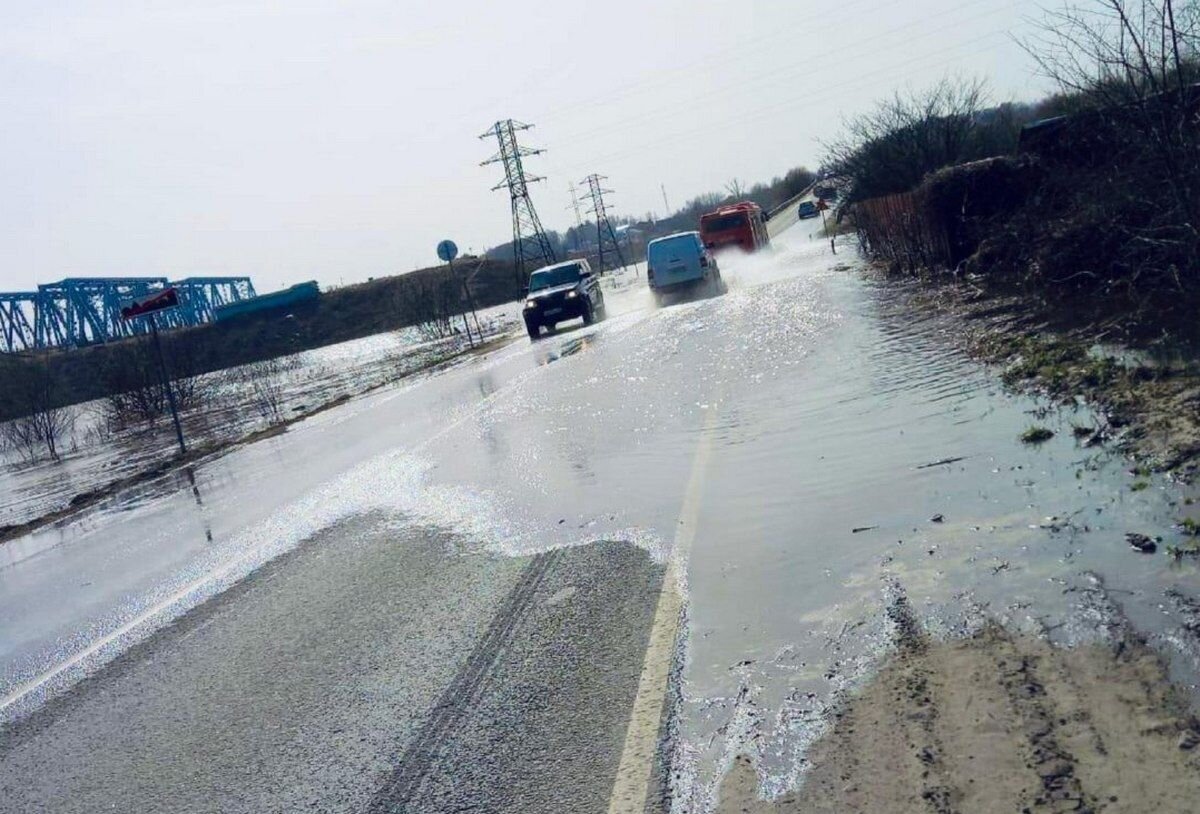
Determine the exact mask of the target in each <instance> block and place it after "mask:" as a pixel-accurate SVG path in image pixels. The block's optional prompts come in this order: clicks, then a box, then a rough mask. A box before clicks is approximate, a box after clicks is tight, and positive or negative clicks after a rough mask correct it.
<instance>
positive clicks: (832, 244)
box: [817, 198, 837, 254]
mask: <svg viewBox="0 0 1200 814" xmlns="http://www.w3.org/2000/svg"><path fill="white" fill-rule="evenodd" d="M828 208H829V204H827V203H825V199H824V198H817V211H818V212H820V213H821V228H822V229H823V230H825V234H827V235H829V225H828V224H827V223H826V222H825V210H826V209H828ZM834 238H835V235H829V248H830V249H831V250H832V251H833V253H834V254H837V242H836V241H835V240H834Z"/></svg>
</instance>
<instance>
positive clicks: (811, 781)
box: [717, 573, 1200, 814]
mask: <svg viewBox="0 0 1200 814" xmlns="http://www.w3.org/2000/svg"><path fill="white" fill-rule="evenodd" d="M1082 576H1083V577H1084V578H1085V579H1084V582H1083V584H1082V585H1079V586H1076V587H1075V588H1072V589H1070V592H1071V593H1076V594H1078V595H1079V600H1078V602H1077V603H1075V608H1074V611H1073V612H1074V613H1076V614H1079V615H1085V616H1088V617H1089V618H1088V619H1087V623H1088V625H1089V626H1090V627H1091V628H1092V629H1093V631H1094V633H1093V635H1092V636H1091V637H1089V638H1088V639H1086V640H1085V642H1084V643H1081V644H1078V645H1077V646H1075V647H1068V648H1063V647H1056V646H1054V645H1052V644H1051V643H1050V642H1049V641H1048V640H1047V639H1046V638H1045V637H1038V636H1031V635H1027V634H1021V633H1016V632H1013V631H1011V630H1008V629H1006V628H1004V627H1003V626H1002V625H1001V624H1000V623H999V622H997V621H995V620H994V619H989V618H987V617H985V618H984V619H983V620H982V623H981V625H979V626H978V627H975V629H974V630H973V632H971V633H969V634H968V635H966V636H965V637H962V638H957V637H955V638H951V639H949V640H946V641H942V640H940V639H936V638H932V637H930V635H929V634H928V633H927V632H926V630H925V629H924V628H923V626H922V623H921V621H920V619H918V618H917V615H916V612H915V609H914V608H913V607H912V606H911V605H910V603H909V601H908V599H907V597H906V596H905V594H904V591H903V588H902V586H900V585H899V583H898V582H895V581H889V582H888V585H887V589H886V593H887V595H888V598H887V603H886V605H885V611H886V616H887V620H888V622H889V624H890V625H891V627H892V638H893V642H894V646H895V651H894V653H893V655H892V657H891V658H890V659H889V660H888V661H887V662H886V663H885V664H884V665H883V666H882V667H881V668H880V670H879V672H878V674H877V675H876V676H875V677H874V678H873V679H872V680H871V681H870V682H868V683H867V684H866V685H865V686H864V687H862V688H861V690H860V691H859V692H856V693H855V694H854V695H853V696H852V697H849V698H847V699H845V700H844V702H843V703H842V704H841V705H840V706H839V707H838V708H836V709H835V711H834V712H833V714H832V720H831V724H832V727H831V729H830V731H829V732H827V733H826V735H824V736H823V737H822V738H821V740H820V741H818V742H817V743H816V744H815V745H814V747H813V749H812V751H811V752H810V755H809V760H810V764H809V765H810V771H809V773H808V775H807V777H806V778H805V781H804V783H803V785H801V787H800V788H798V789H796V790H793V791H788V792H786V793H784V794H782V795H780V796H779V797H776V798H775V799H774V800H763V799H761V798H759V797H758V791H759V788H758V778H757V773H756V770H755V766H754V763H753V761H752V759H751V758H749V757H745V756H743V757H739V758H738V759H737V760H736V761H735V763H734V765H733V767H732V768H731V770H730V772H729V773H728V774H727V775H726V777H725V778H724V780H723V782H722V785H721V790H720V799H719V805H718V808H717V811H718V814H733V813H734V812H737V813H738V814H747V813H750V814H799V813H800V812H804V813H805V814H817V813H818V812H825V813H827V814H833V813H834V812H838V814H840V813H841V812H844V811H889V812H894V813H895V814H971V813H972V812H975V811H980V812H982V811H989V812H990V811H997V812H999V811H1006V812H1025V814H1064V813H1065V812H1091V813H1092V814H1099V812H1108V813H1109V814H1116V813H1117V812H1123V813H1124V814H1141V812H1144V811H1156V812H1161V813H1162V814H1166V812H1171V814H1184V813H1185V812H1186V813H1187V814H1191V812H1194V811H1195V810H1196V809H1195V805H1194V803H1195V800H1196V799H1198V798H1200V749H1196V747H1197V746H1200V724H1198V722H1197V720H1196V718H1195V717H1194V716H1193V715H1192V714H1191V712H1190V709H1189V708H1188V706H1187V703H1186V698H1185V697H1184V695H1183V693H1182V692H1181V691H1180V689H1179V688H1177V687H1175V686H1173V685H1172V684H1171V683H1170V680H1169V676H1168V673H1167V668H1166V663H1165V662H1164V660H1163V658H1162V656H1161V655H1160V654H1159V653H1158V652H1156V651H1155V650H1154V649H1153V648H1151V647H1150V646H1149V645H1148V643H1147V642H1146V640H1145V639H1144V638H1143V637H1141V636H1139V635H1138V634H1137V633H1136V631H1134V630H1133V629H1132V628H1131V627H1130V625H1129V623H1128V621H1127V620H1126V619H1125V618H1124V616H1123V614H1122V613H1121V609H1120V607H1119V606H1118V605H1117V604H1116V603H1115V602H1114V601H1113V600H1112V599H1111V597H1110V596H1109V592H1108V590H1107V589H1106V588H1105V586H1104V583H1103V580H1102V579H1100V578H1099V577H1097V576H1096V575H1094V574H1086V573H1085V574H1083V575H1082Z"/></svg>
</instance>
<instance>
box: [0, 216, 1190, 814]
mask: <svg viewBox="0 0 1200 814" xmlns="http://www.w3.org/2000/svg"><path fill="white" fill-rule="evenodd" d="M776 242H777V244H779V247H778V251H776V252H775V253H773V254H771V255H764V256H758V257H753V258H740V259H733V258H731V259H730V260H728V261H725V262H723V263H722V268H723V272H724V275H725V278H726V280H727V281H728V283H729V287H730V291H729V293H728V294H727V295H725V296H723V297H719V298H716V299H712V300H705V301H700V302H694V303H687V304H683V305H679V306H675V307H671V308H666V309H661V310H655V309H654V308H653V307H651V305H650V302H649V300H650V298H649V296H648V293H647V292H646V291H645V289H644V288H642V287H640V285H635V286H631V287H629V288H628V289H627V290H625V291H623V292H621V293H619V294H616V293H614V294H611V295H610V300H609V309H608V310H609V314H610V318H609V319H608V320H607V321H606V322H605V323H602V324H600V325H597V326H593V327H589V328H581V329H567V330H564V331H560V332H559V333H558V334H556V335H553V336H550V337H548V338H546V339H543V340H542V341H540V342H537V343H533V344H530V343H529V342H527V341H526V340H524V339H521V340H519V341H517V342H514V343H513V344H512V345H510V346H508V347H506V348H504V349H502V350H500V351H497V352H494V353H492V354H490V355H488V356H486V357H484V358H482V359H477V360H471V361H469V362H464V363H462V364H460V365H458V366H456V367H454V368H453V369H451V370H449V371H446V372H442V373H439V374H436V375H431V376H424V377H421V378H418V379H415V380H410V381H406V382H404V383H402V384H399V385H398V386H396V387H394V388H387V389H383V390H380V391H378V392H376V393H374V394H372V395H370V396H367V397H365V398H362V399H358V400H356V401H353V402H351V403H349V404H346V405H344V406H343V407H340V408H337V409H334V410H330V411H328V412H326V413H322V414H321V415H319V416H316V417H314V418H312V419H311V420H309V421H305V422H303V423H302V424H299V425H296V426H295V427H293V428H292V429H291V430H289V432H287V433H286V434H284V435H282V436H279V437H277V438H271V439H267V440H264V441H262V442H259V443H256V444H254V445H251V446H248V447H245V448H242V449H238V450H236V451H234V452H232V453H230V454H228V455H225V456H223V457H220V458H217V459H215V460H212V461H208V462H202V463H200V464H199V465H197V466H196V467H195V469H194V471H193V472H191V474H190V479H186V478H184V477H182V476H173V478H170V479H166V480H164V481H162V482H158V483H154V484H150V485H148V486H147V487H146V488H145V489H144V490H142V491H141V492H138V493H131V494H126V495H123V496H120V497H119V499H117V500H114V501H111V502H110V503H108V504H106V505H104V506H102V507H100V508H99V509H97V510H95V511H90V512H88V513H87V514H86V515H84V516H83V517H81V518H80V519H78V520H76V521H74V522H72V523H70V524H67V525H65V526H62V527H58V528H50V529H45V530H43V531H41V532H38V533H37V534H35V535H31V536H30V537H26V538H22V539H20V540H17V541H14V542H12V543H9V544H7V545H6V546H4V550H3V551H2V552H0V556H3V557H4V560H3V562H4V563H5V564H4V565H3V566H2V567H0V618H3V619H4V620H6V621H5V623H4V625H3V628H2V629H0V682H2V685H0V694H2V701H0V704H3V714H4V716H5V717H6V718H7V719H8V720H9V721H10V724H9V728H8V729H7V730H6V731H5V732H4V733H3V734H4V738H3V742H0V788H3V789H4V790H5V791H6V792H11V795H10V796H8V797H7V799H8V800H9V801H10V803H9V807H10V808H11V810H14V811H36V810H47V809H48V808H50V809H53V810H59V811H73V810H81V811H82V810H91V809H93V808H95V807H97V806H98V805H101V804H103V805H106V806H107V805H109V804H110V803H113V802H116V803H117V807H118V808H126V809H128V810H161V811H208V810H222V811H242V810H245V811H256V810H281V809H285V808H288V809H290V808H296V807H300V806H302V805H312V806H315V807H318V808H321V809H322V810H331V811H363V810H371V811H387V810H430V811H438V810H455V809H454V807H455V806H457V805H462V804H466V803H467V802H472V803H475V804H480V805H483V807H485V808H489V807H490V808H491V809H492V810H505V811H560V810H579V811H593V810H604V809H605V808H606V806H607V801H608V800H609V796H610V794H611V793H612V790H613V788H614V778H615V777H624V776H625V774H624V772H625V769H626V767H627V765H628V764H629V762H630V759H629V754H630V746H629V744H630V739H629V738H628V737H627V731H628V732H633V731H634V730H635V729H636V727H637V726H638V725H644V726H650V728H651V729H652V730H653V731H654V732H655V733H656V734H657V733H658V732H660V731H661V732H663V733H667V734H669V735H670V739H669V743H670V748H669V750H668V751H667V752H666V753H665V754H661V755H659V756H658V757H656V758H654V760H655V761H656V765H655V767H654V771H653V772H651V771H650V767H647V770H646V774H647V775H649V776H651V781H650V782H651V788H650V789H649V790H648V791H647V793H646V796H647V797H648V799H649V800H650V804H651V806H653V805H655V801H656V800H659V799H666V800H669V803H667V804H668V805H669V806H670V808H672V809H673V810H674V811H680V812H693V811H694V812H706V811H710V810H712V809H713V807H714V805H715V803H716V792H717V788H718V785H719V783H720V780H721V778H722V776H723V775H724V774H725V772H726V770H727V769H728V768H729V767H730V766H732V765H733V764H734V761H735V758H737V757H738V756H743V755H744V756H748V757H750V758H751V759H752V761H753V767H754V772H755V773H756V774H755V776H754V782H753V784H752V785H754V786H755V787H756V791H757V792H758V794H760V795H762V796H767V797H772V796H776V795H779V794H781V793H783V792H785V791H786V790H788V789H793V788H796V787H798V786H799V785H800V784H801V783H802V781H803V779H804V777H805V775H806V772H807V771H808V769H809V764H808V755H809V751H810V747H811V746H812V744H813V743H814V742H815V741H816V739H817V738H818V737H819V736H820V735H821V734H822V733H823V732H824V731H826V729H827V728H828V725H829V715H828V713H829V710H830V708H831V707H832V706H834V705H835V704H837V703H839V701H840V700H841V699H842V698H843V697H844V695H845V694H847V693H849V692H851V691H854V690H855V689H856V688H859V687H861V686H862V685H863V683H864V682H866V681H867V679H868V678H869V677H870V676H871V675H872V673H873V672H874V671H875V670H876V668H877V667H878V666H879V664H880V663H881V660H882V659H883V658H884V657H885V656H886V655H887V654H888V653H889V652H890V651H891V650H892V649H893V647H894V641H895V624H896V623H895V618H894V615H889V613H888V609H889V608H890V607H892V606H893V605H894V604H895V602H896V600H897V598H898V597H903V598H904V600H905V602H906V604H907V606H909V607H911V608H912V609H913V611H912V612H913V615H914V617H915V619H916V623H917V624H919V625H920V626H922V627H923V628H925V629H927V630H929V631H930V632H932V633H934V634H935V635H939V636H944V635H952V634H956V633H964V632H969V631H972V630H976V629H978V628H979V627H980V626H981V625H982V624H983V621H984V620H985V619H987V618H994V619H998V620H1000V621H1002V622H1004V623H1006V624H1007V625H1009V626H1011V627H1012V628H1013V629H1014V630H1017V631H1026V632H1032V633H1037V634H1042V635H1046V636H1047V637H1049V638H1050V639H1052V640H1054V641H1056V642H1062V643H1070V644H1074V643H1082V642H1088V641H1096V640H1103V639H1104V638H1105V637H1108V636H1111V635H1113V631H1114V630H1116V629H1117V628H1119V627H1121V626H1124V625H1129V626H1132V627H1133V628H1134V629H1136V630H1139V631H1142V632H1145V633H1146V634H1148V635H1150V636H1151V637H1152V642H1153V643H1154V644H1155V645H1156V646H1158V647H1159V649H1160V650H1161V651H1162V652H1163V653H1165V654H1167V655H1168V656H1169V657H1170V658H1171V659H1172V664H1173V668H1174V670H1175V675H1176V676H1177V677H1178V678H1180V679H1182V680H1183V681H1185V682H1187V683H1191V682H1192V681H1193V678H1192V676H1194V674H1195V672H1196V669H1197V665H1198V664H1200V661H1198V660H1197V656H1198V654H1200V648H1198V647H1197V644H1196V641H1195V638H1194V637H1193V635H1192V634H1191V633H1190V632H1189V631H1190V630H1192V629H1193V628H1194V627H1195V625H1193V624H1191V622H1190V621H1189V620H1191V619H1193V618H1194V614H1195V612H1196V611H1195V609H1194V608H1193V607H1192V606H1191V605H1190V604H1189V600H1190V598H1192V597H1195V596H1197V593H1198V589H1197V570H1196V568H1195V566H1194V565H1192V564H1191V563H1188V562H1184V563H1183V564H1182V565H1174V566H1173V565H1171V564H1170V563H1169V561H1168V560H1167V558H1166V557H1165V556H1164V555H1163V553H1162V547H1161V546H1160V551H1159V554H1158V555H1143V554H1139V553H1136V552H1133V551H1132V550H1131V549H1130V547H1129V546H1128V545H1127V544H1126V543H1125V534H1126V533H1128V532H1138V533H1143V534H1147V535H1150V536H1151V537H1154V536H1162V537H1163V538H1164V541H1171V540H1174V539H1176V538H1177V536H1178V532H1176V531H1175V530H1174V529H1172V528H1171V526H1172V524H1173V523H1174V522H1175V521H1176V520H1177V519H1178V517H1179V516H1180V515H1181V514H1182V513H1183V512H1184V507H1183V506H1182V505H1177V504H1179V503H1180V501H1181V500H1182V495H1181V493H1179V492H1178V489H1177V487H1175V486H1174V485H1172V484H1169V483H1165V482H1163V481H1161V480H1158V479H1154V478H1143V477H1141V476H1134V475H1131V474H1130V473H1129V472H1127V471H1126V469H1127V468H1128V467H1129V464H1128V463H1127V462H1125V461H1123V460H1121V459H1120V458H1119V457H1118V456H1114V455H1113V454H1111V453H1108V452H1106V451H1104V450H1103V449H1098V448H1090V449H1085V448H1083V447H1081V446H1080V445H1079V444H1078V443H1077V442H1076V441H1075V439H1074V438H1073V434H1072V426H1073V425H1074V424H1079V425H1087V424H1090V423H1091V422H1094V421H1095V418H1094V417H1093V416H1091V415H1090V414H1089V413H1088V412H1087V411H1086V409H1084V408H1079V409H1073V410H1070V411H1065V410H1061V409H1056V410H1048V409H1047V406H1046V405H1044V404H1039V403H1037V402H1035V401H1033V400H1030V399H1027V398H1023V397H1018V396H1013V395H1010V394H1006V393H1004V392H1002V391H1001V389H1000V387H999V384H998V380H997V377H996V376H995V374H994V373H993V372H988V371H985V370H983V369H981V368H980V367H978V366H977V365H976V364H974V363H973V362H971V361H969V360H968V359H966V358H964V357H962V356H960V355H958V354H957V353H956V352H955V351H953V350H951V347H952V345H953V343H952V342H951V341H950V339H951V337H950V336H949V332H952V331H954V330H956V329H955V327H954V326H953V325H952V324H951V323H948V322H946V321H944V320H942V319H941V318H922V317H920V315H919V314H916V313H914V312H913V310H912V309H910V308H907V307H906V303H905V300H904V291H903V289H902V288H898V287H896V286H895V285H894V284H893V285H884V284H880V283H875V282H872V281H871V280H870V279H869V278H868V277H867V276H865V275H863V274H862V273H860V270H859V269H858V268H857V266H856V265H855V264H856V261H855V260H854V259H853V257H852V255H851V254H850V252H849V250H848V249H849V247H845V248H843V250H842V254H841V255H839V256H833V255H831V254H830V251H829V245H828V243H827V242H825V241H821V240H813V239H810V237H809V235H808V233H807V226H805V230H804V233H803V234H801V233H798V232H797V230H795V229H793V230H790V231H789V232H786V233H784V234H783V235H781V236H780V237H778V238H776ZM1034 424H1038V425H1044V426H1045V427H1047V428H1049V429H1051V430H1053V431H1055V433H1056V434H1055V436H1054V437H1053V438H1051V439H1050V440H1049V441H1047V442H1046V443H1044V444H1040V445H1037V446H1030V445H1025V444H1022V443H1021V442H1020V441H1019V440H1018V436H1020V435H1021V433H1022V432H1023V431H1024V430H1026V429H1027V428H1028V427H1030V426H1031V425H1034ZM1142 481H1144V482H1146V483H1147V485H1148V488H1140V487H1139V488H1137V489H1136V490H1135V488H1134V486H1135V483H1140V482H1142ZM247 575H251V576H250V577H249V578H246V577H247ZM664 586H665V588H664ZM664 590H666V591H667V592H670V593H672V594H673V593H674V592H675V591H678V592H679V594H680V598H681V600H682V602H681V607H682V608H684V614H685V615H684V619H683V623H682V625H681V626H680V628H679V639H678V649H677V650H675V651H674V655H675V656H676V657H677V659H678V661H677V662H676V663H677V670H676V672H675V673H674V678H673V680H672V687H673V688H674V689H673V691H671V692H668V687H666V686H658V687H657V690H656V691H657V692H658V695H657V696H654V697H651V698H650V699H649V701H650V702H651V703H649V704H645V705H643V702H644V701H645V700H646V699H645V698H644V695H645V693H644V692H643V689H644V686H645V685H646V684H647V682H646V680H645V676H646V672H645V671H646V670H647V669H648V665H649V664H650V661H651V659H649V658H646V659H644V658H643V655H644V653H646V652H647V645H648V643H649V644H650V649H651V651H653V649H654V642H655V641H656V639H655V635H656V631H658V630H659V620H661V619H663V618H664V611H663V608H664V607H666V606H664V604H663V602H662V600H661V596H662V595H663V592H664ZM670 615H671V614H670V613H665V616H667V617H669V616H670ZM172 620H176V621H175V622H174V624H168V623H170V622H171V621H172ZM131 648H132V649H131ZM122 654H123V655H122ZM85 676H86V677H87V678H86V679H85V680H84V681H83V682H82V683H77V682H79V680H80V679H81V678H83V677H85ZM47 699H50V700H49V702H48V703H47ZM643 706H644V708H646V709H651V710H653V715H651V716H650V718H649V720H648V722H647V721H645V720H643V721H641V723H640V724H639V722H638V719H637V715H636V714H635V716H634V724H635V725H634V726H633V727H630V726H629V722H630V710H631V709H634V710H638V709H642V708H643ZM660 710H663V711H665V712H666V713H668V714H667V715H666V716H665V717H664V718H663V719H662V721H661V725H657V724H658V718H657V717H656V716H657V715H658V713H659V711H660ZM661 761H665V763H662V762H661ZM48 763H49V764H53V765H55V766H57V767H59V769H60V772H59V773H58V774H57V775H55V776H54V777H52V778H51V777H49V776H43V779H41V780H39V781H37V782H33V781H32V780H31V778H34V777H36V776H38V772H39V767H41V766H44V765H47V764H48ZM247 766H253V767H254V769H253V770H252V771H247V770H246V768H245V767H247ZM499 788H502V789H503V790H502V791H498V790H497V789H499ZM214 801H219V802H214ZM481 801H485V802H486V804H484V803H483V802H481ZM406 806H407V807H406ZM614 810H622V809H620V808H619V807H618V808H616V809H614Z"/></svg>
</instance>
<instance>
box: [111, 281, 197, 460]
mask: <svg viewBox="0 0 1200 814" xmlns="http://www.w3.org/2000/svg"><path fill="white" fill-rule="evenodd" d="M178 307H179V292H178V291H176V290H175V289H174V288H164V289H163V290H162V291H156V292H154V293H153V294H151V295H149V296H147V297H142V298H140V299H136V300H133V301H132V302H131V303H129V304H128V305H126V306H125V307H124V308H122V309H121V319H126V320H131V319H141V318H143V317H145V318H147V319H149V320H150V336H151V338H152V341H153V342H154V359H155V367H157V368H158V377H159V382H160V384H161V385H162V388H163V392H164V393H166V395H167V405H168V406H169V407H170V408H171V422H172V423H173V424H174V425H175V440H176V441H178V442H179V454H180V455H186V454H187V444H185V443H184V440H183V424H181V423H180V421H179V407H178V405H177V404H176V403H175V391H174V389H173V388H172V387H171V376H170V375H169V374H168V372H167V360H166V357H164V356H163V352H162V342H161V341H160V340H159V338H158V320H157V319H155V318H154V317H155V314H158V313H160V312H162V311H170V310H171V309H173V308H178Z"/></svg>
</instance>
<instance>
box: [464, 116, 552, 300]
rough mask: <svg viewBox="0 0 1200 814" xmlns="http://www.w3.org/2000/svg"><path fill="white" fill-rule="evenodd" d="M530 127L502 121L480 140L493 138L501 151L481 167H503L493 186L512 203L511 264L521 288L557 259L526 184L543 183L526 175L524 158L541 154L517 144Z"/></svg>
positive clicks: (537, 177) (539, 178)
mask: <svg viewBox="0 0 1200 814" xmlns="http://www.w3.org/2000/svg"><path fill="white" fill-rule="evenodd" d="M531 127H533V125H531V124H525V123H523V122H518V121H513V120H512V119H504V120H503V121H498V122H496V123H495V124H494V125H492V129H491V130H488V131H487V132H486V133H484V134H483V135H482V136H480V138H481V139H486V138H494V139H496V141H497V142H498V143H499V144H500V151H499V152H498V153H496V154H495V155H494V156H492V157H491V158H489V159H488V160H487V161H484V162H482V163H481V164H480V166H481V167H486V166H487V165H488V164H503V165H504V180H503V181H501V182H500V183H498V184H496V186H494V187H492V191H493V192H495V191H496V190H498V189H507V190H508V197H509V200H510V201H511V203H512V225H513V263H514V265H515V266H516V274H517V280H518V281H520V283H521V284H522V285H524V284H525V283H526V282H527V281H528V280H529V275H530V274H531V273H532V272H533V271H534V270H535V269H537V268H538V267H539V266H544V265H548V264H550V263H553V262H555V261H556V260H557V258H556V257H555V255H554V247H553V246H551V245H550V239H549V238H548V237H546V232H545V230H544V229H542V222H541V220H539V219H538V215H537V210H536V209H534V208H533V201H532V200H531V199H530V197H529V185H530V184H532V183H535V182H537V181H541V180H543V179H542V177H541V176H538V175H529V174H527V173H526V172H525V165H524V161H523V159H524V158H525V157H526V156H531V155H539V154H540V153H542V152H544V151H543V150H540V149H534V148H532V147H522V146H521V145H520V144H518V143H517V133H518V132H520V131H522V130H528V129H529V128H531Z"/></svg>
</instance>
